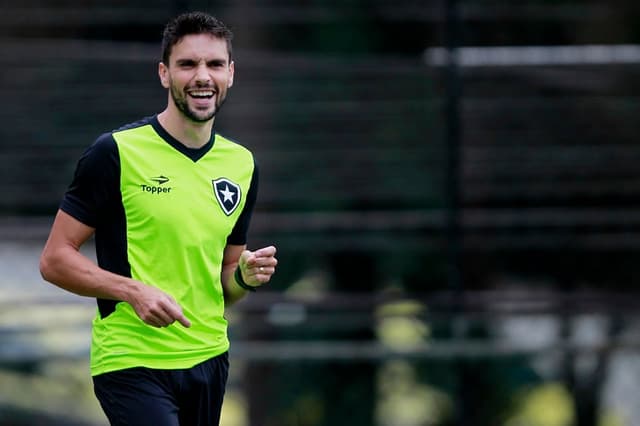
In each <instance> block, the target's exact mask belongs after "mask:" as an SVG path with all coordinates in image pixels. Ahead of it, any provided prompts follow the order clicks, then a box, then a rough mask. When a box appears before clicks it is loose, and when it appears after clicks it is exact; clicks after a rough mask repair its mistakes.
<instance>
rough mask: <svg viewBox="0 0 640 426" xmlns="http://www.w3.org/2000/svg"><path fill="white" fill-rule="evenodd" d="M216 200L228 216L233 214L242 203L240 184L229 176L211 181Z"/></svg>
mask: <svg viewBox="0 0 640 426" xmlns="http://www.w3.org/2000/svg"><path fill="white" fill-rule="evenodd" d="M211 182H212V183H213V193H214V194H215V195H216V200H218V204H219V205H220V207H221V208H222V211H223V212H224V214H226V215H227V216H229V215H231V213H233V212H234V211H235V209H236V208H237V207H238V205H240V197H241V194H240V185H238V184H236V183H233V182H232V181H230V180H229V179H227V178H219V179H215V180H212V181H211Z"/></svg>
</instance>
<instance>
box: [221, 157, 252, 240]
mask: <svg viewBox="0 0 640 426" xmlns="http://www.w3.org/2000/svg"><path fill="white" fill-rule="evenodd" d="M258 175H259V173H258V165H257V164H255V163H254V166H253V175H252V176H251V184H250V186H249V191H248V192H247V201H245V203H244V209H243V210H242V213H240V216H239V217H238V221H237V222H236V224H235V226H234V227H233V231H231V234H229V236H228V237H227V244H233V245H239V246H241V245H244V244H246V243H247V233H248V232H249V224H250V222H251V216H252V214H253V208H254V207H255V205H256V199H257V198H258V180H259V178H258Z"/></svg>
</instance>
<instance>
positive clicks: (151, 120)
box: [40, 12, 277, 426]
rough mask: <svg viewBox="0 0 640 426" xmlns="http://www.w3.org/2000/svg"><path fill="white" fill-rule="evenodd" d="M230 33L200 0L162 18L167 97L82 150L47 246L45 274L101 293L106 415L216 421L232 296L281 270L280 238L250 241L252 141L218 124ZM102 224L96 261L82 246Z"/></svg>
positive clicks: (96, 354)
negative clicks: (221, 130)
mask: <svg viewBox="0 0 640 426" xmlns="http://www.w3.org/2000/svg"><path fill="white" fill-rule="evenodd" d="M231 38H232V34H231V32H230V31H229V30H228V29H227V28H226V27H225V25H224V24H223V23H222V22H220V21H219V20H217V19H216V18H214V17H213V16H211V15H208V14H205V13H201V12H191V13H186V14H183V15H180V16H178V17H177V18H175V19H174V20H172V21H171V22H169V23H168V24H167V26H166V28H165V31H164V36H163V41H162V61H161V62H160V64H159V66H158V74H159V77H160V83H161V84H162V86H163V87H164V88H166V89H167V92H168V94H167V106H166V108H165V109H164V110H163V111H162V112H160V113H159V114H157V115H154V116H152V117H148V118H145V119H142V120H140V121H138V122H136V123H133V124H128V125H126V126H123V127H121V128H120V129H118V130H114V131H112V132H108V133H105V134H103V135H101V136H100V137H98V139H97V140H96V141H95V142H94V143H93V144H92V145H91V146H90V147H89V148H88V149H87V150H86V151H85V153H84V154H83V156H82V157H81V158H80V160H79V162H78V165H77V168H76V172H75V175H74V177H73V181H72V183H71V185H70V186H69V189H68V190H67V192H66V194H65V195H64V197H63V200H62V202H61V204H60V209H59V210H58V213H57V215H56V217H55V220H54V223H53V226H52V228H51V232H50V235H49V239H48V240H47V243H46V245H45V247H44V250H43V252H42V256H41V259H40V271H41V273H42V276H43V277H44V278H45V279H46V280H47V281H50V282H52V283H53V284H55V285H57V286H59V287H61V288H63V289H65V290H68V291H71V292H74V293H76V294H79V295H82V296H88V297H94V298H96V299H97V304H98V310H97V313H96V317H95V319H94V321H93V332H92V345H91V374H92V376H93V381H94V389H95V393H96V396H97V397H98V400H99V401H100V404H101V405H102V407H103V409H104V411H105V413H106V415H107V417H108V418H109V421H110V422H111V424H112V425H137V426H145V425H149V426H151V425H153V426H162V425H167V426H169V425H171V426H177V425H217V424H219V420H220V411H221V406H222V401H223V396H224V391H225V387H226V381H227V375H228V356H227V351H228V349H229V340H228V337H227V321H226V320H225V317H224V310H225V307H226V306H229V305H230V304H232V303H234V302H235V301H237V300H239V299H240V298H242V297H243V296H244V295H245V294H246V293H247V292H248V291H255V290H256V288H257V287H259V286H261V285H263V284H265V283H267V282H268V281H269V280H270V279H271V276H272V275H273V273H274V272H275V267H276V264H277V260H276V258H275V252H276V249H275V247H273V246H269V247H264V248H261V249H258V250H256V251H250V250H247V248H246V247H247V246H246V244H247V231H248V227H249V222H250V219H251V215H252V212H253V207H254V204H255V201H256V194H257V186H258V171H257V168H256V165H255V161H254V158H253V155H252V154H251V152H250V151H249V150H247V149H246V148H244V147H242V146H241V145H239V144H237V143H235V142H232V141H230V140H229V139H226V138H225V137H223V136H221V135H219V134H217V133H216V132H215V131H214V129H213V124H214V120H215V116H216V114H217V113H218V112H219V111H220V108H221V107H222V105H223V104H224V101H225V99H226V97H227V92H228V90H229V88H230V87H231V86H232V85H233V76H234V62H233V60H232V49H231ZM94 234H95V244H96V255H97V260H98V263H97V265H96V264H95V263H93V262H92V261H91V260H90V259H88V258H87V257H85V256H84V255H83V254H81V253H80V251H79V249H80V247H81V246H82V245H83V244H84V243H85V242H86V241H87V240H88V239H89V238H90V237H91V236H93V235H94Z"/></svg>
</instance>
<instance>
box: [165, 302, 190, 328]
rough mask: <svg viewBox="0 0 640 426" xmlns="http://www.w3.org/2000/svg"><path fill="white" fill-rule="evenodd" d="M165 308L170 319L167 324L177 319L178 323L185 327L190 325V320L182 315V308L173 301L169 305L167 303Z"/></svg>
mask: <svg viewBox="0 0 640 426" xmlns="http://www.w3.org/2000/svg"><path fill="white" fill-rule="evenodd" d="M165 309H166V312H167V314H168V315H169V317H170V319H171V321H170V322H169V324H170V323H173V322H174V321H178V322H179V323H180V324H182V325H183V326H184V327H186V328H189V327H191V321H189V320H188V319H187V317H186V316H184V313H183V312H182V308H180V306H179V305H178V304H177V303H176V302H173V303H172V304H171V305H168V306H167V307H166V308H165ZM167 325H168V324H167Z"/></svg>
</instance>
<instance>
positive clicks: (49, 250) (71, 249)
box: [40, 210, 191, 327]
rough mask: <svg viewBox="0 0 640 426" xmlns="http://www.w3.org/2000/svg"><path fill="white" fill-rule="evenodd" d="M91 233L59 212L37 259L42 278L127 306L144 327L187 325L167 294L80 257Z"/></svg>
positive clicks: (67, 288)
mask: <svg viewBox="0 0 640 426" xmlns="http://www.w3.org/2000/svg"><path fill="white" fill-rule="evenodd" d="M94 231H95V229H94V228H91V227H89V226H87V225H85V224H83V223H82V222H80V221H78V220H76V219H75V218H73V217H72V216H70V215H69V214H67V213H65V212H64V211H62V210H59V211H58V213H57V215H56V217H55V220H54V222H53V226H52V227H51V232H50V234H49V239H48V240H47V243H46V244H45V246H44V250H43V251H42V255H41V257H40V273H41V274H42V277H43V278H44V279H45V280H47V281H49V282H51V283H53V284H55V285H57V286H58V287H60V288H63V289H65V290H67V291H70V292H72V293H75V294H78V295H81V296H88V297H96V298H101V299H111V300H121V301H124V302H127V303H129V304H130V305H131V306H132V307H133V309H134V310H135V311H136V314H137V315H138V316H139V317H140V319H142V320H143V321H144V322H145V323H147V324H149V325H152V326H155V327H165V326H168V325H170V324H172V323H173V322H175V321H179V322H180V323H181V324H182V325H183V326H185V327H189V326H190V325H191V324H190V322H189V320H188V319H187V318H185V317H184V315H183V313H182V309H181V308H180V306H179V305H178V304H177V303H176V301H175V300H174V299H173V298H172V297H171V296H170V295H168V294H166V293H164V292H162V291H160V290H159V289H157V288H155V287H152V286H149V285H146V284H144V283H141V282H139V281H135V280H133V279H131V278H128V277H124V276H121V275H118V274H114V273H112V272H109V271H106V270H104V269H102V268H100V267H99V266H98V265H96V264H95V263H94V262H93V261H91V259H89V258H87V257H86V256H84V255H83V254H82V253H80V251H79V250H80V247H81V246H82V244H84V243H85V242H86V241H87V240H88V239H89V238H90V237H91V236H92V235H93V233H94Z"/></svg>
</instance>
